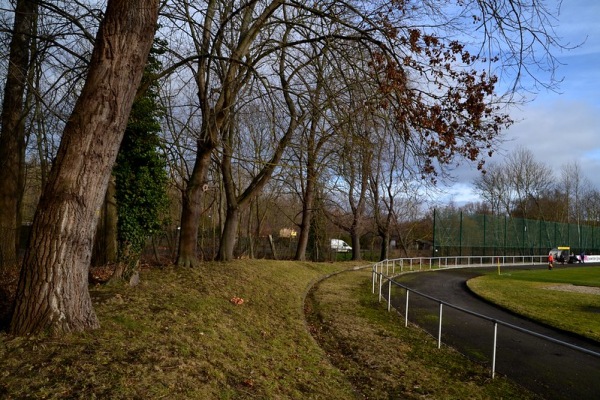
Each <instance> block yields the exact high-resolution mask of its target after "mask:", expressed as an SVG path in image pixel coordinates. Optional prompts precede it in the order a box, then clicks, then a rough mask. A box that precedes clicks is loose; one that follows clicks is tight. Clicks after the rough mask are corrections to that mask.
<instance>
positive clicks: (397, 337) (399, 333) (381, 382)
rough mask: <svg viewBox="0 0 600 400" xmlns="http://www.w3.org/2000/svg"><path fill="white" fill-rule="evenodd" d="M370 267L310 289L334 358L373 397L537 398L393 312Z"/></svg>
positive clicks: (312, 319) (322, 337)
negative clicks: (381, 299)
mask: <svg viewBox="0 0 600 400" xmlns="http://www.w3.org/2000/svg"><path fill="white" fill-rule="evenodd" d="M370 276H371V275H370V271H361V272H356V271H352V272H344V273H342V274H339V275H336V276H335V277H332V278H330V279H327V280H325V281H323V282H321V283H320V284H319V285H318V286H316V288H315V290H313V291H312V292H311V293H310V296H309V297H308V299H309V301H308V302H307V304H308V305H309V308H310V309H311V312H310V313H309V314H308V315H309V323H310V324H311V328H312V331H313V332H314V333H315V336H316V337H317V338H318V341H319V342H320V343H321V345H322V347H323V348H324V349H325V350H326V351H327V353H328V355H329V358H330V360H332V363H333V364H334V365H336V366H337V367H338V368H339V369H340V370H341V371H343V373H344V375H345V376H346V377H347V378H348V379H349V380H350V382H352V384H353V386H354V388H355V390H356V391H357V393H358V395H359V396H358V397H359V398H369V399H398V398H401V399H532V398H536V396H535V395H533V394H532V393H530V392H528V391H526V390H524V389H523V388H521V387H519V386H517V385H515V384H514V383H512V382H511V381H509V380H507V379H506V378H504V377H501V376H500V377H497V378H496V379H491V378H490V370H489V368H487V367H484V366H482V365H480V364H476V363H473V362H472V361H469V360H467V359H466V358H465V357H464V356H462V355H461V354H459V353H458V352H456V351H454V350H452V349H450V348H447V347H442V348H441V349H438V348H437V341H436V340H435V339H434V338H432V337H431V336H430V335H428V334H427V333H425V332H424V331H422V330H421V329H418V328H415V327H408V328H405V327H404V320H403V318H401V317H400V316H399V315H398V314H396V313H395V312H388V311H387V307H386V303H384V302H382V303H378V298H377V296H376V295H373V294H372V293H371V280H370Z"/></svg>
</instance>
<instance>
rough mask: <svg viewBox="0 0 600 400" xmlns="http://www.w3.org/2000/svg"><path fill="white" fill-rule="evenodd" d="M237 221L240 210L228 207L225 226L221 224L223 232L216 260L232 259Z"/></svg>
mask: <svg viewBox="0 0 600 400" xmlns="http://www.w3.org/2000/svg"><path fill="white" fill-rule="evenodd" d="M239 221H240V210H239V209H238V208H237V207H228V208H227V217H226V218H225V226H223V233H222V234H221V243H220V245H219V254H218V255H217V260H218V261H231V260H232V259H233V250H234V248H235V242H236V240H237V230H238V226H239Z"/></svg>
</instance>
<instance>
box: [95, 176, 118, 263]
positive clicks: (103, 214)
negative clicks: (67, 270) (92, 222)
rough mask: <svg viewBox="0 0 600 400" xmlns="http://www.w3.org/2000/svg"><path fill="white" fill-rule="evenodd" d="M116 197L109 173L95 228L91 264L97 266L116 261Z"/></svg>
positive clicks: (113, 181) (112, 180) (113, 182)
mask: <svg viewBox="0 0 600 400" xmlns="http://www.w3.org/2000/svg"><path fill="white" fill-rule="evenodd" d="M117 223H118V215H117V199H116V186H115V178H114V176H112V175H111V177H110V180H109V182H108V188H107V189H106V195H105V196H104V204H103V205H102V208H101V210H100V218H99V221H98V227H97V229H96V239H95V241H94V251H93V253H92V263H91V264H92V265H93V266H99V265H104V264H109V263H115V262H117V258H118V247H119V246H118V240H117V233H118V228H117Z"/></svg>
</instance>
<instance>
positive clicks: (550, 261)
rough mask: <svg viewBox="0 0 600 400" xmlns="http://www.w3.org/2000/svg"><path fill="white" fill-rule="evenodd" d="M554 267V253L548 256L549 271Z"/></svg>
mask: <svg viewBox="0 0 600 400" xmlns="http://www.w3.org/2000/svg"><path fill="white" fill-rule="evenodd" d="M553 267H554V256H553V255H552V253H550V254H548V269H552V268H553Z"/></svg>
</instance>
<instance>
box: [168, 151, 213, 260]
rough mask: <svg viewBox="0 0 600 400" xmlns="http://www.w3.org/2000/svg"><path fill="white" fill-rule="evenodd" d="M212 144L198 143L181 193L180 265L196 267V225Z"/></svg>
mask: <svg viewBox="0 0 600 400" xmlns="http://www.w3.org/2000/svg"><path fill="white" fill-rule="evenodd" d="M214 148H215V146H214V144H210V143H208V142H205V141H203V142H199V143H198V153H197V154H198V155H197V156H196V162H195V164H194V169H193V171H192V175H191V176H190V180H189V182H188V184H187V188H186V189H185V192H184V193H183V202H182V203H183V204H182V207H181V229H180V232H179V235H180V236H179V251H178V252H177V263H176V264H177V265H178V266H180V267H198V266H199V265H200V260H198V226H199V221H200V216H201V214H202V196H204V190H203V186H204V185H205V184H206V182H207V177H208V170H209V168H210V161H211V156H212V152H213V150H214Z"/></svg>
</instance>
